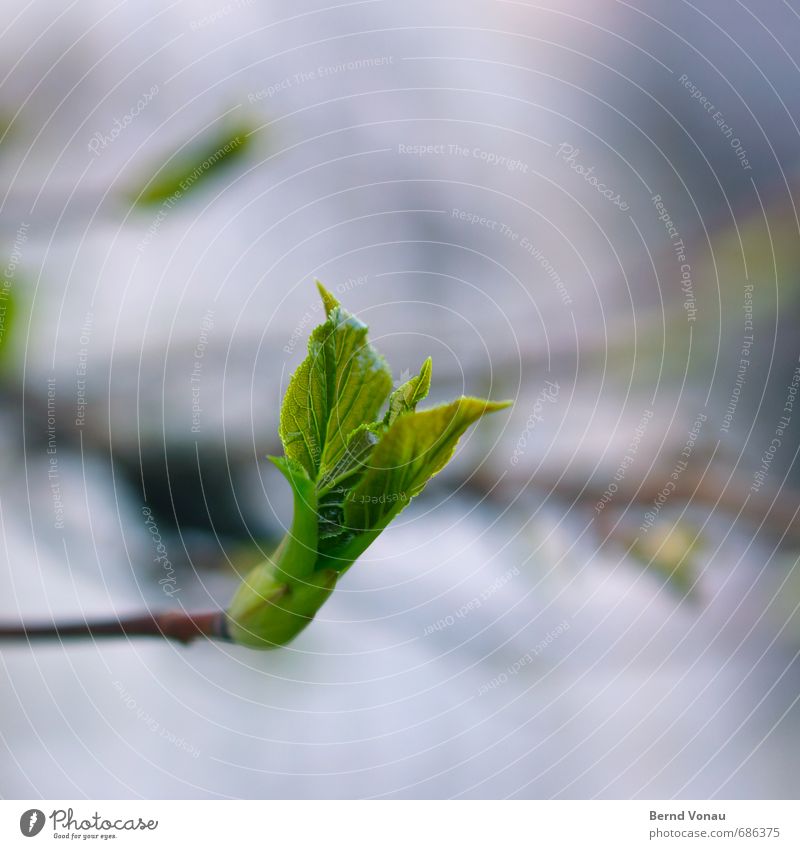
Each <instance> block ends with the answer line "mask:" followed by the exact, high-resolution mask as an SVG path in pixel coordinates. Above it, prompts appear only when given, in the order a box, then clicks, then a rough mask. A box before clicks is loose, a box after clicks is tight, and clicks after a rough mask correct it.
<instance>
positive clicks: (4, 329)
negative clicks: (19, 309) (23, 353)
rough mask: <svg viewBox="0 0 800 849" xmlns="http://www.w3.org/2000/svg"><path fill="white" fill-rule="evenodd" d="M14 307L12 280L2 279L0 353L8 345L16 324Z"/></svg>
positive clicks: (0, 287)
mask: <svg viewBox="0 0 800 849" xmlns="http://www.w3.org/2000/svg"><path fill="white" fill-rule="evenodd" d="M14 307H15V301H14V296H13V295H12V293H11V284H10V282H9V281H7V280H0V355H2V353H3V351H4V349H5V348H6V346H7V345H8V340H9V338H10V334H11V328H12V327H13V324H14V313H15V309H14Z"/></svg>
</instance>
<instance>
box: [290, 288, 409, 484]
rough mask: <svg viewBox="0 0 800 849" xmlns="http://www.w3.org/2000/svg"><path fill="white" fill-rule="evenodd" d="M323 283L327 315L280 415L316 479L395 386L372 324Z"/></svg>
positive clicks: (297, 455) (295, 451)
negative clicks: (372, 336)
mask: <svg viewBox="0 0 800 849" xmlns="http://www.w3.org/2000/svg"><path fill="white" fill-rule="evenodd" d="M319 288H320V292H321V294H322V297H323V301H324V303H325V307H326V310H327V313H328V318H327V320H326V321H325V322H324V323H323V324H321V325H320V326H319V327H317V328H316V329H315V330H314V331H313V332H312V334H311V339H310V340H309V343H308V356H307V357H306V358H305V360H303V362H302V363H301V364H300V366H299V368H298V369H297V371H296V372H295V373H294V375H293V376H292V379H291V380H290V381H289V386H288V388H287V390H286V395H285V397H284V399H283V406H282V407H281V418H280V436H281V440H282V442H283V447H284V451H285V452H286V456H287V457H289V458H291V459H293V460H296V461H297V462H298V463H300V464H301V465H302V466H303V467H304V468H305V470H306V471H307V472H308V475H309V477H311V478H313V479H314V480H316V479H317V478H318V477H319V476H320V473H322V474H323V475H324V474H325V473H326V472H329V471H330V470H331V469H333V468H334V467H335V466H336V464H337V463H338V462H339V460H340V459H341V457H342V455H343V454H344V452H345V450H346V447H347V442H348V439H349V438H350V435H351V434H352V433H353V431H355V430H356V429H357V428H358V427H359V426H360V425H362V424H364V423H366V422H371V421H372V420H373V419H374V418H375V417H376V416H377V414H378V410H380V408H381V407H382V406H383V403H384V401H385V400H386V396H387V395H388V394H389V391H390V389H391V386H392V376H391V372H390V371H389V368H388V366H387V365H386V362H385V361H384V359H383V357H381V356H380V354H378V352H377V351H376V350H375V349H374V348H373V347H372V346H371V345H370V344H369V343H368V342H367V326H366V325H365V324H362V323H361V322H360V321H359V320H358V319H357V318H356V317H355V316H353V315H350V313H348V312H347V311H346V310H344V309H342V307H341V306H340V305H339V303H338V302H337V301H336V299H335V298H334V297H333V296H332V295H331V294H330V293H329V292H328V291H327V290H325V289H324V288H323V287H322V286H321V285H320V286H319Z"/></svg>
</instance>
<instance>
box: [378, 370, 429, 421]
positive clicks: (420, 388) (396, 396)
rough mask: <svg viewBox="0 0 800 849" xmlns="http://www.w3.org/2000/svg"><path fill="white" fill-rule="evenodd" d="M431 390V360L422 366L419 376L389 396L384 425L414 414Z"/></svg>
mask: <svg viewBox="0 0 800 849" xmlns="http://www.w3.org/2000/svg"><path fill="white" fill-rule="evenodd" d="M430 388H431V358H430V357H428V359H427V360H425V362H424V363H423V364H422V368H421V369H420V370H419V374H418V375H417V376H416V377H412V378H411V380H407V381H406V382H405V383H404V384H403V385H402V386H401V387H400V388H399V389H395V391H394V392H392V394H391V395H390V396H389V409H388V410H387V411H386V416H385V417H384V419H383V423H384V424H386V425H390V424H392V422H394V420H395V419H396V418H397V417H398V416H402V415H403V414H404V413H413V412H414V410H415V409H416V408H417V404H419V402H420V401H422V400H423V399H424V398H426V397H427V395H428V391H429V390H430Z"/></svg>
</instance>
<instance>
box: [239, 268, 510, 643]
mask: <svg viewBox="0 0 800 849" xmlns="http://www.w3.org/2000/svg"><path fill="white" fill-rule="evenodd" d="M317 285H318V287H319V291H320V295H321V297H322V301H323V304H324V307H325V314H326V320H325V322H324V323H323V324H321V325H320V326H319V327H317V328H316V329H315V330H314V331H313V332H312V334H311V339H310V340H309V343H308V356H307V357H306V358H305V360H303V362H302V363H301V364H300V366H299V367H298V369H297V371H296V372H295V373H294V375H293V376H292V378H291V380H290V381H289V386H288V388H287V390H286V395H285V397H284V400H283V405H282V407H281V416H280V436H281V440H282V442H283V446H284V451H285V455H286V456H285V458H283V459H280V460H274V461H273V462H275V464H276V465H277V466H278V467H279V468H280V469H281V471H282V472H283V474H284V475H285V476H286V478H287V479H288V481H289V483H290V484H291V486H292V490H293V491H294V508H295V515H294V522H293V524H292V528H291V531H290V532H289V533H288V534H287V536H286V538H285V539H284V540H283V542H282V543H281V545H280V546H279V547H278V550H277V551H276V552H275V555H274V556H273V557H272V558H270V559H269V560H267V561H265V562H264V563H263V564H261V566H259V567H257V568H256V569H255V570H254V571H253V572H252V573H251V574H250V575H249V576H248V578H247V579H246V580H245V581H244V583H243V584H242V586H241V587H240V589H239V592H237V594H236V596H235V598H234V601H233V603H232V605H231V607H230V609H229V611H228V624H229V631H230V634H231V636H232V638H233V639H234V641H235V642H239V643H242V644H244V645H249V646H253V647H256V648H272V647H274V646H276V645H281V644H283V643H286V642H288V641H289V640H291V639H292V638H293V637H294V636H296V634H298V633H299V632H300V631H301V630H302V629H303V628H304V627H305V626H306V625H307V624H308V622H309V621H310V620H311V619H312V618H313V616H314V615H315V613H316V611H317V610H318V609H319V607H320V605H322V604H323V603H324V601H325V600H326V599H327V597H328V596H329V595H330V593H331V592H332V591H333V588H334V586H335V584H336V580H337V579H338V576H339V575H341V573H342V572H343V571H344V570H345V569H347V568H348V567H349V566H350V565H352V563H353V562H355V560H356V559H357V558H358V557H359V556H360V555H361V554H363V552H364V551H365V550H366V549H367V548H368V547H369V546H370V544H371V543H372V542H373V541H374V540H375V538H376V537H377V536H378V534H380V533H381V531H382V530H383V529H384V528H385V527H386V526H387V525H388V523H389V522H390V521H391V520H392V519H393V518H394V517H395V516H396V515H397V514H398V513H399V512H400V511H401V510H402V509H403V508H404V507H406V505H407V504H408V503H409V501H410V500H411V499H412V498H413V497H414V496H415V495H418V494H419V493H420V492H421V491H422V489H423V488H424V487H425V484H426V483H427V482H428V481H429V480H430V479H431V478H432V477H433V476H434V475H435V474H436V473H437V472H439V471H441V469H442V468H443V467H444V466H445V465H446V463H447V462H448V460H449V459H450V457H451V456H452V454H453V451H454V450H455V447H456V444H457V443H458V440H459V439H460V438H461V436H462V435H463V433H464V432H465V431H466V429H467V428H468V427H469V426H470V425H471V424H473V423H474V422H476V421H477V420H478V419H479V418H481V417H482V416H484V415H486V413H491V412H494V411H495V410H501V409H503V408H504V407H507V406H508V402H504V403H495V402H492V401H484V400H482V399H479V398H460V399H458V400H457V401H453V402H452V403H451V404H445V405H443V406H440V407H434V408H433V409H430V410H426V411H424V412H417V411H416V407H417V404H418V403H419V402H420V401H421V400H422V399H423V398H425V397H426V396H427V394H428V390H429V388H430V383H431V361H430V358H428V359H427V360H425V362H424V363H423V364H422V368H421V369H420V372H419V374H418V375H417V376H416V377H413V378H411V380H408V381H406V382H405V383H404V384H403V385H402V386H400V387H399V388H398V389H396V390H395V391H394V392H392V393H391V396H390V397H389V403H388V409H387V411H386V412H385V414H384V416H383V418H381V419H379V418H378V414H379V411H380V409H381V407H382V406H383V404H384V402H385V401H386V399H387V396H389V392H390V389H391V374H390V372H389V369H388V367H387V365H386V363H385V362H384V360H383V358H382V357H381V356H380V355H379V354H378V353H377V351H375V349H374V348H372V346H371V345H370V344H369V343H368V342H367V328H366V326H365V325H364V324H362V323H361V322H360V321H358V319H356V318H355V317H354V316H352V315H350V313H348V312H346V311H345V310H344V309H342V307H341V305H340V304H339V302H338V301H337V300H336V298H334V297H333V295H332V294H331V293H330V292H328V291H327V290H326V289H325V288H324V287H323V286H322V285H321V284H319V283H318V284H317Z"/></svg>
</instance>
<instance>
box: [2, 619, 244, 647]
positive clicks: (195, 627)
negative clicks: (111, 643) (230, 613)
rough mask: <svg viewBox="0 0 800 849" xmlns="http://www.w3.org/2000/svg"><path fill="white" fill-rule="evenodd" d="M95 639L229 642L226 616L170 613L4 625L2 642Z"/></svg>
mask: <svg viewBox="0 0 800 849" xmlns="http://www.w3.org/2000/svg"><path fill="white" fill-rule="evenodd" d="M81 637H83V638H86V637H91V638H92V639H96V638H100V637H161V638H162V639H167V640H176V641H177V642H179V643H183V644H184V645H186V644H188V643H191V642H192V641H193V640H196V639H198V638H199V637H204V638H208V639H216V640H227V639H228V636H227V629H226V623H225V614H224V613H223V612H222V611H213V612H208V613H183V612H180V611H167V612H164V613H152V614H150V613H147V614H144V615H142V616H132V617H128V618H125V619H107V620H101V621H97V622H86V621H83V622H69V623H59V622H52V623H47V624H44V623H42V624H37V625H33V624H25V623H19V624H16V623H15V624H0V642H2V641H7V640H25V641H33V640H63V639H75V638H81Z"/></svg>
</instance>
